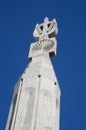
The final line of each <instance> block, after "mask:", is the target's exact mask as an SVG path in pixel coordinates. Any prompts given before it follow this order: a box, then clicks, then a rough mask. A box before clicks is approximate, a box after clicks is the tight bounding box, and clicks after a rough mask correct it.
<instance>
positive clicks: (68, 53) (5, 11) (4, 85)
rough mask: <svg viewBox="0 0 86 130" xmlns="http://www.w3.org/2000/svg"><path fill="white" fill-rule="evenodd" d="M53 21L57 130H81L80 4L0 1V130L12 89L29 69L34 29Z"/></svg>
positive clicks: (85, 74)
mask: <svg viewBox="0 0 86 130" xmlns="http://www.w3.org/2000/svg"><path fill="white" fill-rule="evenodd" d="M46 16H48V17H49V18H50V20H52V19H53V18H56V20H57V22H58V28H59V34H58V36H57V37H56V38H57V41H58V47H57V57H55V58H53V59H52V62H53V65H54V68H55V72H56V75H57V77H58V81H59V84H60V88H61V94H62V95H61V119H60V120H61V123H60V130H86V1H85V0H71V1H70V0H62V1H61V0H59V1H58V0H53V1H50V0H43V1H40V0H15V1H12V0H8V1H7V0H3V1H1V0H0V130H4V129H5V126H6V120H7V116H8V112H9V107H10V103H11V98H12V94H13V88H14V85H15V83H16V82H17V80H18V78H19V77H20V76H21V74H22V73H23V71H24V69H25V67H26V66H27V64H28V63H29V60H28V58H27V57H28V52H29V47H30V43H32V42H34V38H33V36H32V33H33V30H34V27H35V25H36V23H41V22H43V19H44V18H45V17H46Z"/></svg>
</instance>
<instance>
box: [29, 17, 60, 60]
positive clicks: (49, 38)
mask: <svg viewBox="0 0 86 130" xmlns="http://www.w3.org/2000/svg"><path fill="white" fill-rule="evenodd" d="M57 33H58V28H57V22H56V20H55V19H53V20H52V21H49V19H48V18H47V17H46V18H45V19H44V23H42V24H37V25H36V27H35V29H34V32H33V36H34V38H35V40H36V42H35V43H32V44H31V47H30V52H29V58H30V59H32V57H34V56H35V57H36V56H38V55H40V54H46V53H48V54H49V56H50V57H51V56H55V55H56V46H57V41H56V38H55V36H56V34H57Z"/></svg>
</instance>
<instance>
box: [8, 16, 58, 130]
mask: <svg viewBox="0 0 86 130" xmlns="http://www.w3.org/2000/svg"><path fill="white" fill-rule="evenodd" d="M56 33H57V24H56V21H55V20H53V21H49V20H48V18H46V19H45V20H44V23H43V24H41V25H37V26H36V29H35V31H34V37H35V38H36V40H37V42H35V43H32V44H31V48H30V53H29V58H30V59H31V61H30V64H29V65H28V66H27V67H26V69H25V71H24V73H23V74H22V76H21V78H20V79H19V81H18V83H17V84H16V85H15V88H14V95H13V98H12V103H11V107H10V112H9V117H8V121H7V126H6V130H59V118H60V116H59V115H60V88H59V84H58V81H57V79H56V75H55V72H54V69H53V67H52V63H51V61H50V57H51V56H53V55H55V54H56V39H55V37H54V36H55V35H56Z"/></svg>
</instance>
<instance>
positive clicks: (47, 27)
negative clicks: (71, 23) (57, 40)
mask: <svg viewBox="0 0 86 130" xmlns="http://www.w3.org/2000/svg"><path fill="white" fill-rule="evenodd" d="M57 33H58V28H57V23H56V20H55V19H53V20H52V21H49V19H48V17H46V18H45V19H44V23H42V24H37V25H36V27H35V30H34V32H33V36H34V37H35V39H36V41H39V40H41V39H46V38H51V37H55V35H56V34H57Z"/></svg>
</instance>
